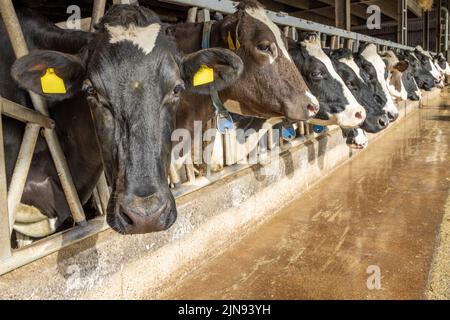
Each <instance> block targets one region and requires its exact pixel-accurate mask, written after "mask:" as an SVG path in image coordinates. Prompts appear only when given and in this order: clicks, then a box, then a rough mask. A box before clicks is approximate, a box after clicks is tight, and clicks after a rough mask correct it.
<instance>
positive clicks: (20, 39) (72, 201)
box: [0, 0, 86, 224]
mask: <svg viewBox="0 0 450 320" xmlns="http://www.w3.org/2000/svg"><path fill="white" fill-rule="evenodd" d="M0 13H1V15H2V18H3V23H4V24H5V27H6V30H7V32H8V35H9V38H10V41H11V45H12V47H13V49H14V53H15V55H16V58H20V57H23V56H24V55H26V54H28V48H27V45H26V42H25V38H24V36H23V33H22V29H21V27H20V24H19V20H18V18H17V15H16V12H15V10H14V6H13V4H12V2H11V0H3V1H0ZM29 93H30V97H31V101H32V103H33V106H34V108H35V109H36V110H37V111H39V112H40V113H42V114H44V115H46V116H48V115H49V112H48V109H47V105H46V104H45V101H44V99H43V98H42V97H40V96H39V95H37V94H35V93H33V92H31V91H30V92H29ZM43 132H44V137H45V140H46V141H47V144H48V148H49V150H50V153H51V155H52V158H53V162H54V164H55V167H56V171H57V172H58V176H59V178H60V181H61V186H62V188H63V190H64V194H65V196H66V199H67V203H68V204H69V208H70V211H71V213H72V217H73V219H74V220H75V222H77V223H79V224H85V223H86V218H85V216H84V212H83V207H82V206H81V203H80V200H79V198H78V195H77V192H76V189H75V186H74V184H73V180H72V177H71V175H70V171H69V166H68V165H67V161H66V159H65V156H64V154H63V152H62V149H61V146H60V144H59V141H58V137H57V136H56V132H55V131H54V130H53V129H44V131H43Z"/></svg>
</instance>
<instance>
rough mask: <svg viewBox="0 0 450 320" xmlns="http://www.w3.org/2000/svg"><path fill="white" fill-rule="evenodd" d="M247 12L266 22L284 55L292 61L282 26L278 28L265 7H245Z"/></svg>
mask: <svg viewBox="0 0 450 320" xmlns="http://www.w3.org/2000/svg"><path fill="white" fill-rule="evenodd" d="M245 12H247V13H248V14H249V15H250V16H251V17H252V18H254V19H256V20H258V21H260V22H262V23H264V24H265V25H266V26H267V27H268V28H269V29H270V31H272V33H273V35H274V36H275V40H276V42H277V45H278V47H279V48H280V49H281V52H283V55H284V56H285V57H286V58H287V59H288V60H289V61H292V59H291V56H290V55H289V52H288V51H287V49H286V46H285V45H284V42H283V39H282V37H281V31H280V28H278V26H277V25H276V24H275V23H273V22H272V20H270V19H269V17H268V16H267V14H266V12H265V11H264V9H263V8H247V9H245Z"/></svg>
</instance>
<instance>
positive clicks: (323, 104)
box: [289, 34, 366, 128]
mask: <svg viewBox="0 0 450 320" xmlns="http://www.w3.org/2000/svg"><path fill="white" fill-rule="evenodd" d="M289 52H290V53H291V55H292V58H293V59H294V62H295V64H296V65H297V67H298V69H299V70H300V72H301V74H302V75H303V77H304V79H305V81H306V83H307V84H308V87H309V88H310V89H311V92H312V93H313V94H314V95H315V96H316V97H317V98H318V99H319V103H320V109H319V112H318V113H317V115H316V116H315V117H314V118H313V119H312V120H310V121H309V122H310V123H313V124H319V125H332V124H336V125H338V126H340V127H341V128H354V127H358V126H359V125H361V124H362V123H363V122H364V120H365V118H366V110H365V109H364V107H363V106H362V105H361V104H360V103H359V102H358V101H357V100H356V98H355V97H354V96H353V94H352V92H351V91H350V90H349V89H348V88H347V86H346V85H345V83H344V81H343V80H342V78H341V77H340V76H339V74H338V73H337V72H336V70H335V67H334V66H333V63H332V61H331V59H330V58H329V57H328V56H327V54H326V53H325V52H324V51H323V50H322V48H321V43H320V39H319V38H318V37H317V35H314V34H307V35H306V37H305V40H303V41H300V42H295V41H289Z"/></svg>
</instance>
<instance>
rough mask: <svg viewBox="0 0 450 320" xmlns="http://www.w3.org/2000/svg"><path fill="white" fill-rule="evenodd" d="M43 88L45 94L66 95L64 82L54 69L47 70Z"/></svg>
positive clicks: (42, 78) (43, 77)
mask: <svg viewBox="0 0 450 320" xmlns="http://www.w3.org/2000/svg"><path fill="white" fill-rule="evenodd" d="M41 86H42V92H43V93H66V86H65V85H64V80H63V79H61V78H60V77H58V75H57V74H56V73H55V70H54V69H53V68H47V70H46V71H45V74H44V75H43V76H42V77H41Z"/></svg>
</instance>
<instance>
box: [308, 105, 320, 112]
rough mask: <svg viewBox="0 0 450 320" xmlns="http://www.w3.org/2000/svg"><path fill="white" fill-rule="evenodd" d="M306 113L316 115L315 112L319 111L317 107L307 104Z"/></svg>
mask: <svg viewBox="0 0 450 320" xmlns="http://www.w3.org/2000/svg"><path fill="white" fill-rule="evenodd" d="M306 108H307V109H308V111H309V112H310V113H312V114H316V113H317V111H319V107H318V106H314V105H312V104H309V105H308V106H307V107H306Z"/></svg>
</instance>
